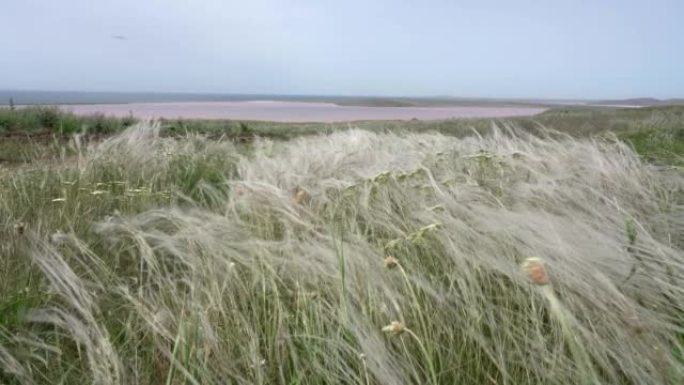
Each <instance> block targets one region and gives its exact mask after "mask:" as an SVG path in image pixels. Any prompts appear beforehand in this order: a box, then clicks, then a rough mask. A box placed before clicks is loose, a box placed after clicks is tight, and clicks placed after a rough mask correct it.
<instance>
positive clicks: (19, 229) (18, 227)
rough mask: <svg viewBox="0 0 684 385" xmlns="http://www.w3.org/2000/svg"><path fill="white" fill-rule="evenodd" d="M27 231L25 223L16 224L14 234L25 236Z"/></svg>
mask: <svg viewBox="0 0 684 385" xmlns="http://www.w3.org/2000/svg"><path fill="white" fill-rule="evenodd" d="M25 231H26V225H25V224H24V222H17V223H15V224H14V232H16V233H17V235H24V232H25Z"/></svg>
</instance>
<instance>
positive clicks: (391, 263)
mask: <svg viewBox="0 0 684 385" xmlns="http://www.w3.org/2000/svg"><path fill="white" fill-rule="evenodd" d="M384 261H385V267H386V268H388V269H394V268H395V267H397V265H399V260H398V259H396V258H394V257H393V256H391V255H388V256H386V257H385V260H384Z"/></svg>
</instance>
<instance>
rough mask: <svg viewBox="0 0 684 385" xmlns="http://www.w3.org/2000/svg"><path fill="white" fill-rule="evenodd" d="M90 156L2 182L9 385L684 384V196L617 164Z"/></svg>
mask: <svg viewBox="0 0 684 385" xmlns="http://www.w3.org/2000/svg"><path fill="white" fill-rule="evenodd" d="M72 146H74V147H75V148H76V150H75V152H76V153H77V154H78V156H76V157H65V158H64V159H63V161H61V162H58V163H57V164H51V165H42V164H36V165H34V167H33V168H31V167H28V168H26V169H20V170H17V171H16V172H13V173H6V174H2V175H0V198H1V199H0V202H1V203H0V226H1V227H0V231H1V232H0V237H2V241H3V246H2V249H0V251H1V254H0V255H2V260H1V261H0V264H2V265H1V266H0V267H1V268H2V269H0V274H2V275H1V276H0V278H2V279H0V282H1V283H0V294H1V296H0V309H1V310H2V312H1V313H0V314H2V316H1V317H0V368H1V369H2V371H0V382H3V383H20V384H41V383H76V382H81V383H102V384H130V383H140V384H151V383H154V384H210V383H216V384H225V383H235V384H272V383H278V384H329V383H344V384H352V383H353V384H407V383H411V384H455V383H456V384H458V383H465V384H467V383H473V384H479V383H492V384H521V383H525V384H528V383H529V384H577V383H581V384H679V383H681V382H682V381H683V380H684V360H683V358H682V352H683V349H684V340H683V339H684V252H683V249H684V236H683V234H684V193H683V188H684V178H683V177H682V175H681V173H677V172H670V173H668V174H662V173H661V171H657V170H656V169H655V168H652V167H650V166H649V165H647V164H644V163H642V161H641V160H640V159H639V157H638V156H637V155H635V153H634V152H633V150H632V149H631V148H630V147H628V146H626V145H624V144H622V143H621V142H619V141H618V140H615V139H603V140H580V139H576V138H571V137H568V136H565V135H561V134H557V133H552V132H546V133H544V132H538V133H537V134H535V135H531V134H527V133H525V132H522V131H518V130H516V129H514V128H495V129H493V130H492V133H491V134H490V135H487V136H484V137H482V136H477V135H475V136H471V137H466V138H461V139H459V138H454V137H448V136H444V135H441V134H409V133H406V134H397V133H372V132H368V131H361V130H349V131H345V132H337V133H332V134H329V135H320V136H311V137H306V138H299V139H293V140H290V141H287V142H274V141H269V140H256V141H255V142H253V143H250V144H248V145H246V147H236V146H235V145H234V144H232V143H229V142H221V141H218V142H216V141H209V140H207V139H205V138H203V137H201V136H189V137H185V138H176V139H172V138H162V137H160V136H159V133H158V127H155V126H152V127H149V126H147V125H138V126H135V127H132V128H129V129H128V130H127V131H126V132H124V133H122V134H120V135H118V136H115V137H113V138H110V139H107V140H105V141H104V142H99V143H84V142H81V141H79V140H75V141H74V142H73V144H72Z"/></svg>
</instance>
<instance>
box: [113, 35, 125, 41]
mask: <svg viewBox="0 0 684 385" xmlns="http://www.w3.org/2000/svg"><path fill="white" fill-rule="evenodd" d="M112 39H116V40H128V38H127V37H126V36H124V35H113V36H112Z"/></svg>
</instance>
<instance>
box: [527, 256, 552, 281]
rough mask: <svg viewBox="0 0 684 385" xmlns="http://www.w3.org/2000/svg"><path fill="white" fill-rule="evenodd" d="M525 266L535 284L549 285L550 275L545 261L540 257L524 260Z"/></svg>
mask: <svg viewBox="0 0 684 385" xmlns="http://www.w3.org/2000/svg"><path fill="white" fill-rule="evenodd" d="M523 268H524V269H525V271H526V272H527V276H528V277H529V278H530V281H532V283H534V284H535V285H540V286H543V285H548V284H549V276H548V274H546V268H545V267H544V262H543V261H542V260H541V259H540V258H535V257H530V258H527V259H525V261H524V262H523Z"/></svg>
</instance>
